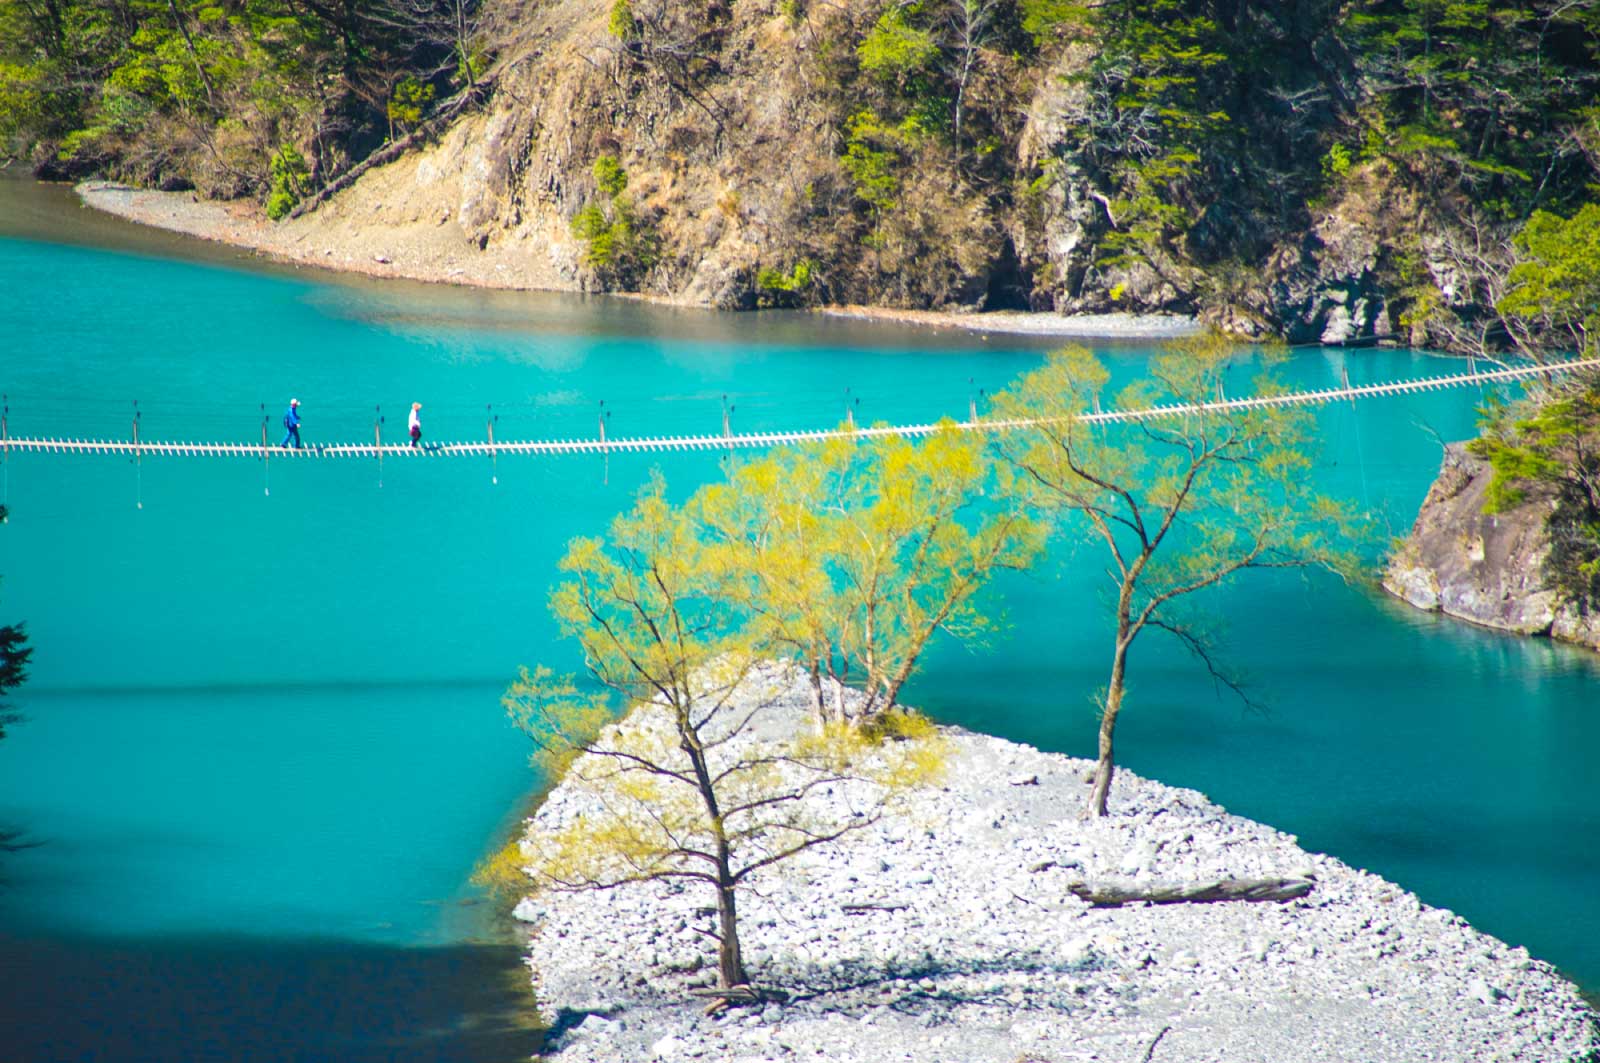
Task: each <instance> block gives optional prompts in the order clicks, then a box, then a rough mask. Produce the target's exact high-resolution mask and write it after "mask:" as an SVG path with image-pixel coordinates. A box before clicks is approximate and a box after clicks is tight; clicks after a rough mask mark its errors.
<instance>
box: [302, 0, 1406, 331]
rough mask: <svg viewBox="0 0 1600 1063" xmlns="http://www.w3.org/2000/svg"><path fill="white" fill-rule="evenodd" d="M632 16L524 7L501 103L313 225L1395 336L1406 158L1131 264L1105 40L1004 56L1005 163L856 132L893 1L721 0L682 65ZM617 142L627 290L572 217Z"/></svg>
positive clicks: (597, 284) (1216, 218) (498, 258)
mask: <svg viewBox="0 0 1600 1063" xmlns="http://www.w3.org/2000/svg"><path fill="white" fill-rule="evenodd" d="M644 2H645V0H641V4H642V3H644ZM641 4H635V5H634V7H635V9H636V10H643V8H642V6H641ZM614 12H615V4H613V3H609V2H607V0H561V2H559V3H538V2H532V0H510V2H508V3H506V4H504V5H501V6H499V7H498V8H497V16H496V17H497V19H498V21H499V22H500V23H502V24H503V28H502V30H501V34H502V36H503V37H504V38H505V39H506V40H507V41H508V42H509V43H508V44H507V45H506V46H505V48H504V49H503V50H502V52H501V62H500V64H499V67H498V69H497V72H496V75H495V79H494V83H495V86H496V88H495V91H494V93H493V95H492V97H491V98H490V99H489V101H488V103H487V104H486V105H485V106H484V107H483V108H481V109H479V110H476V111H474V112H472V113H469V114H466V115H465V116H463V117H462V118H460V119H458V120H457V121H455V122H454V123H453V124H452V125H450V126H449V127H448V128H447V129H445V130H444V131H443V132H442V133H441V134H440V135H439V136H437V137H436V138H435V139H433V140H432V141H431V142H429V143H427V144H426V145H425V146H423V147H421V148H419V149H417V150H414V151H412V152H409V153H407V154H405V155H404V156H402V157H401V158H399V159H398V160H396V161H394V162H391V163H389V164H388V165H385V166H381V167H375V168H373V169H372V170H371V171H369V172H368V173H367V174H366V175H365V176H363V177H362V178H361V179H360V180H358V181H356V182H355V183H354V185H353V186H352V187H350V188H348V189H346V190H345V191H343V192H341V193H339V194H338V195H336V196H334V197H333V198H332V199H331V200H330V201H329V202H327V203H326V204H324V205H322V206H321V207H320V208H319V209H317V210H316V211H314V212H312V213H311V214H309V215H307V216H305V217H302V218H299V219H296V220H295V221H293V222H290V223H288V226H287V229H288V231H289V234H290V238H291V239H292V240H293V241H294V242H297V243H299V244H301V245H303V246H307V247H312V248H323V247H326V248H328V249H329V250H328V251H327V254H328V255H330V256H333V255H335V254H338V255H340V256H343V257H349V255H351V254H354V255H355V256H356V257H357V258H361V259H367V258H372V257H378V258H379V260H380V261H387V260H391V259H392V260H393V261H395V262H396V263H399V262H402V261H406V260H412V261H417V260H420V261H421V262H422V263H423V264H425V265H432V266H434V267H435V272H439V273H444V274H446V275H449V276H460V277H462V278H463V279H466V280H471V281H474V282H478V283H502V284H505V285H508V286H522V287H538V288H551V289H562V290H577V291H586V290H596V289H600V288H617V287H627V288H633V289H636V290H638V291H640V292H643V293H645V294H649V295H653V296H657V297H661V298H666V299H669V300H671V301H675V302H681V303H687V304H694V305H703V306H711V307H718V308H723V309H744V308H750V307H753V306H756V305H758V303H759V302H761V301H764V300H770V298H771V297H772V294H773V293H772V291H771V290H770V289H764V288H763V287H762V285H761V284H760V283H759V282H760V278H761V275H762V271H763V270H767V271H769V275H771V274H772V272H773V271H775V273H776V275H780V276H781V275H785V274H791V273H792V271H793V269H794V267H795V266H796V264H797V263H800V262H806V263H808V269H809V271H810V272H809V280H808V282H807V283H808V287H807V289H806V290H805V291H804V292H803V293H801V294H800V295H798V296H797V298H798V299H799V300H800V301H808V302H810V301H815V302H834V303H867V304H878V305H888V306H900V307H930V308H941V309H993V308H998V307H1028V308H1032V309H1035V310H1056V311H1060V312H1063V313H1068V312H1072V313H1076V312H1106V311H1113V310H1131V311H1169V312H1179V313H1199V314H1201V315H1202V316H1203V317H1204V318H1205V319H1207V320H1209V321H1211V322H1213V323H1216V324H1218V325H1221V326H1223V327H1226V328H1230V329H1233V330H1236V331H1242V332H1246V333H1257V334H1260V333H1268V332H1271V333H1281V334H1284V335H1287V336H1288V337H1289V338H1290V339H1291V340H1294V341H1303V340H1311V341H1316V340H1321V341H1324V342H1330V343H1340V342H1345V341H1348V340H1359V339H1367V338H1371V337H1382V336H1387V335H1390V334H1391V333H1392V332H1393V330H1394V328H1395V325H1394V321H1393V319H1394V318H1395V314H1394V299H1395V296H1394V293H1393V292H1392V291H1391V290H1390V289H1391V288H1393V283H1392V280H1385V279H1383V277H1384V276H1385V268H1386V262H1385V261H1384V255H1385V253H1386V252H1385V250H1384V248H1385V247H1386V246H1390V245H1392V244H1393V243H1394V239H1393V237H1394V234H1395V233H1396V231H1397V228H1398V227H1401V226H1410V227H1411V228H1413V229H1414V228H1416V227H1417V226H1418V225H1419V224H1421V220H1420V219H1422V218H1424V217H1425V212H1423V211H1420V210H1419V209H1418V206H1417V204H1416V203H1415V202H1414V199H1413V198H1412V197H1410V196H1408V194H1407V193H1406V192H1405V190H1404V189H1405V187H1407V186H1408V185H1407V181H1406V180H1405V179H1404V178H1403V177H1402V176H1399V175H1397V174H1396V173H1395V172H1394V171H1393V169H1392V168H1389V167H1387V166H1386V165H1385V164H1373V165H1371V166H1369V167H1367V168H1366V169H1365V170H1360V168H1358V171H1359V172H1356V173H1354V174H1352V175H1351V176H1350V177H1349V178H1348V179H1347V180H1344V181H1343V182H1341V184H1340V191H1339V194H1338V195H1337V197H1335V198H1333V199H1331V200H1330V201H1329V202H1328V203H1326V204H1323V205H1319V206H1318V207H1317V208H1316V210H1314V211H1309V212H1305V213H1304V216H1300V215H1297V214H1296V210H1298V209H1299V208H1294V209H1290V208H1288V207H1284V208H1283V209H1284V210H1285V211H1286V214H1285V218H1289V216H1290V215H1294V217H1293V218H1289V220H1288V221H1285V220H1284V219H1279V220H1278V221H1277V222H1274V223H1273V224H1275V225H1277V226H1278V228H1277V229H1275V230H1273V231H1266V229H1264V226H1265V225H1266V223H1265V222H1263V221H1262V219H1261V218H1259V217H1256V216H1254V215H1253V214H1252V213H1251V209H1250V208H1248V207H1241V206H1238V205H1234V206H1231V207H1230V205H1229V204H1228V203H1227V202H1226V201H1219V202H1217V203H1215V204H1213V206H1212V207H1209V208H1207V210H1206V212H1205V214H1204V217H1203V219H1202V222H1203V224H1200V225H1197V226H1196V229H1195V232H1194V233H1193V234H1191V236H1190V238H1189V239H1190V242H1191V243H1194V244H1195V245H1196V246H1198V245H1199V244H1201V243H1204V242H1205V239H1206V236H1205V234H1206V233H1208V232H1212V231H1213V230H1215V231H1216V232H1217V233H1221V234H1223V235H1224V236H1226V239H1223V236H1218V237H1217V241H1220V242H1221V243H1223V244H1226V243H1228V241H1230V240H1234V241H1236V240H1237V239H1238V238H1239V237H1238V234H1239V233H1242V232H1252V233H1254V232H1258V231H1260V232H1261V234H1262V235H1260V236H1259V238H1257V237H1252V240H1253V243H1252V245H1251V246H1252V248H1253V249H1254V250H1252V251H1251V252H1250V257H1249V258H1248V259H1242V258H1239V257H1238V256H1237V255H1235V256H1234V257H1231V258H1228V259H1227V262H1228V264H1226V265H1224V264H1223V263H1222V262H1221V260H1220V259H1219V261H1218V263H1217V264H1215V265H1214V267H1202V266H1199V265H1197V264H1196V263H1195V261H1192V260H1189V259H1186V258H1184V256H1183V254H1179V253H1177V252H1175V255H1176V256H1177V257H1174V258H1172V259H1171V260H1170V261H1168V260H1164V259H1159V256H1158V259H1157V260H1155V261H1150V262H1145V261H1125V262H1123V263H1121V264H1111V263H1110V261H1109V260H1108V258H1107V251H1106V247H1107V239H1108V236H1110V235H1113V234H1115V233H1116V232H1117V231H1118V230H1124V231H1125V230H1126V229H1127V228H1128V225H1129V222H1128V219H1127V218H1126V217H1122V218H1118V217H1117V215H1116V213H1115V210H1114V209H1113V208H1114V201H1115V200H1116V197H1117V192H1116V190H1115V189H1114V188H1111V186H1110V185H1109V184H1108V180H1109V178H1108V176H1107V172H1106V169H1105V164H1104V162H1103V160H1102V161H1101V162H1100V163H1097V162H1096V161H1095V159H1094V158H1092V157H1091V153H1086V151H1085V149H1084V148H1083V147H1082V145H1081V143H1080V141H1081V139H1082V137H1081V129H1082V127H1083V126H1084V125H1085V123H1086V122H1087V121H1088V120H1089V118H1088V116H1089V114H1090V111H1091V110H1092V107H1093V101H1092V100H1091V99H1090V98H1089V96H1088V90H1087V88H1086V87H1085V84H1086V83H1085V77H1084V75H1085V71H1086V70H1088V68H1089V66H1090V65H1091V64H1092V63H1093V62H1094V60H1095V57H1096V54H1097V53H1096V52H1095V50H1094V49H1093V47H1092V46H1091V45H1089V44H1087V43H1083V42H1077V43H1070V44H1066V45H1064V46H1058V47H1056V48H1054V49H1053V50H1050V51H1048V52H1042V53H1040V54H1039V55H1038V56H1037V57H1036V58H1034V59H1029V60H1027V61H1026V62H1024V61H1021V60H1018V59H1016V58H1015V57H1011V58H1008V57H1006V56H1005V55H1004V54H1002V53H1001V51H1000V49H999V48H998V46H996V47H993V48H990V49H988V50H986V51H985V53H984V58H983V60H982V62H981V63H979V64H978V66H977V67H976V72H975V73H974V74H973V76H972V83H971V92H970V94H969V97H968V99H969V101H970V106H971V111H970V114H971V115H972V116H978V115H980V114H982V115H986V116H987V118H986V119H985V120H986V121H987V122H988V123H989V125H988V126H986V127H985V130H986V132H987V133H988V136H987V138H986V139H985V141H984V145H985V146H984V150H985V151H988V152H991V154H989V155H985V156H983V159H984V160H985V161H980V162H974V161H972V159H970V158H968V159H966V160H964V161H959V162H958V161H955V160H954V159H953V158H952V154H951V150H950V148H949V146H948V145H946V144H944V143H942V142H940V141H938V140H937V138H933V137H931V136H930V137H925V138H923V139H922V140H921V141H917V139H916V136H915V135H914V134H910V133H906V132H905V131H904V130H905V129H906V128H907V126H906V125H905V123H904V122H902V123H901V124H900V125H893V124H892V123H891V124H890V125H885V126H883V127H882V128H881V129H880V130H879V131H878V132H877V133H876V134H872V136H876V137H877V138H878V139H876V140H873V139H871V136H869V135H867V134H863V133H860V132H859V131H855V132H853V131H852V123H853V122H855V121H856V119H857V118H859V116H860V115H862V114H869V113H874V112H871V111H870V109H869V108H866V107H865V103H864V101H865V102H871V99H870V97H871V94H872V93H877V94H879V95H880V96H882V97H883V98H884V99H889V100H890V102H893V99H892V98H893V93H894V90H893V89H892V87H889V88H886V87H885V86H884V85H883V84H881V83H880V82H879V81H874V80H873V79H872V78H871V77H869V76H868V75H867V74H865V73H863V72H862V71H861V70H860V69H858V68H857V63H856V58H855V56H856V48H857V45H858V43H859V42H860V41H861V40H863V37H864V35H865V34H867V33H869V32H870V31H871V29H872V27H873V26H874V24H875V20H876V19H878V18H879V15H880V13H881V12H880V5H879V4H877V3H875V2H873V0H843V2H841V3H838V4H832V5H827V6H823V5H813V6H811V7H810V8H809V9H808V10H807V11H806V12H805V14H804V16H803V17H798V18H797V17H796V15H795V5H794V4H792V3H785V2H784V0H751V2H749V3H740V4H737V5H729V6H722V5H720V4H713V5H711V7H710V8H708V9H707V10H706V12H704V13H703V17H699V16H697V19H696V22H695V26H696V27H697V28H696V33H697V34H698V36H697V37H696V38H695V39H694V42H693V44H694V54H695V56H696V57H697V58H695V59H694V60H693V61H692V63H689V65H685V66H683V67H682V68H681V69H680V68H678V67H674V66H673V60H672V59H671V57H670V56H664V55H661V54H654V53H650V52H648V51H646V50H643V49H642V46H640V45H639V44H638V43H637V42H634V43H629V42H627V41H624V40H620V39H619V38H618V37H617V36H616V35H615V33H614V32H613V30H612V29H611V28H610V27H609V20H610V19H611V18H612V17H613V15H614ZM708 27H709V28H708ZM660 34H663V35H666V36H670V35H671V34H670V27H667V28H666V29H662V30H660ZM863 94H864V95H863ZM878 107H879V111H885V109H886V108H887V107H888V104H885V103H884V102H883V100H881V99H880V100H879V101H878ZM971 120H972V121H973V122H976V121H977V118H976V117H973V118H972V119H971ZM1075 131H1078V132H1075ZM896 138H899V139H898V140H897V139H896ZM858 148H859V149H860V154H859V155H857V156H853V155H852V152H853V151H856V150H857V149H858ZM874 153H877V155H878V156H881V157H882V158H884V159H891V161H890V162H889V163H885V164H884V165H887V166H889V167H890V170H888V171H885V172H886V173H889V174H890V175H891V179H890V182H889V183H890V184H891V185H893V192H892V198H893V200H894V204H895V205H894V206H892V207H888V206H883V205H882V204H878V205H873V204H872V203H871V202H870V201H869V200H868V199H864V198H863V197H864V196H865V195H868V193H866V192H864V191H863V189H864V188H866V187H868V184H870V180H872V179H873V178H872V177H871V174H868V176H866V177H863V173H866V172H867V171H866V170H863V169H862V167H864V166H867V164H868V163H872V159H873V158H875V157H877V156H874ZM602 156H610V157H612V158H615V159H617V160H618V162H619V163H620V164H621V166H622V167H623V168H624V169H625V171H626V173H627V179H628V180H627V190H626V193H625V195H626V198H627V201H628V203H629V205H630V209H631V210H632V211H633V212H634V215H635V216H636V217H637V218H638V219H639V221H640V222H641V224H642V225H643V226H644V227H645V228H646V229H647V231H648V232H649V233H650V234H651V237H652V239H653V240H654V241H655V242H656V246H655V250H654V253H653V254H652V256H651V261H650V262H649V264H648V265H647V266H646V267H645V268H643V269H640V270H638V271H636V272H635V273H633V274H631V275H630V276H629V277H628V278H627V279H626V280H625V281H622V282H619V281H618V280H617V278H616V277H615V276H610V277H608V276H607V275H606V273H605V271H604V270H597V269H595V268H594V267H593V263H592V262H591V261H589V260H588V259H586V256H585V244H584V241H583V240H581V239H580V238H579V237H577V236H575V235H574V233H573V229H572V221H573V218H574V216H575V215H577V213H578V212H579V211H580V210H581V209H583V207H584V206H585V205H586V204H590V203H594V202H603V201H604V197H603V196H602V194H601V191H600V190H599V189H598V188H597V181H596V178H595V176H594V173H593V170H592V167H593V165H594V162H595V160H596V159H597V158H600V157H602ZM891 157H892V158H891ZM863 160H865V161H863ZM872 164H873V165H877V163H872ZM863 182H868V184H864V183H863ZM1108 190H1109V192H1110V195H1109V196H1108V194H1107V191H1108ZM871 194H876V193H871ZM1218 198H1219V200H1221V196H1220V193H1219V195H1218ZM886 202H887V201H886ZM1116 209H1117V210H1120V209H1123V208H1122V207H1120V206H1118V207H1116ZM1230 210H1231V211H1232V214H1231V215H1230V214H1229V211H1230ZM1275 234H1276V235H1275ZM1230 246H1231V245H1230ZM334 249H337V252H336V251H335V250H334ZM1241 253H1242V252H1241ZM1219 254H1220V252H1219ZM1229 254H1230V255H1231V254H1233V252H1231V251H1230V252H1229ZM783 297H784V296H781V295H780V296H779V298H780V299H781V298H783Z"/></svg>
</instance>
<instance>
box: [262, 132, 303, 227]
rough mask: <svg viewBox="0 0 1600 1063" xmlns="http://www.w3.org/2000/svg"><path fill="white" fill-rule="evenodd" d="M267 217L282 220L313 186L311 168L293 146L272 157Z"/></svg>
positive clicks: (285, 147)
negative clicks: (311, 185)
mask: <svg viewBox="0 0 1600 1063" xmlns="http://www.w3.org/2000/svg"><path fill="white" fill-rule="evenodd" d="M268 176H269V178H270V181H271V186H270V190H269V191H268V193H267V217H269V218H271V219H272V220H273V221H279V220H281V219H282V218H283V217H284V216H285V215H287V214H288V213H289V212H290V211H291V210H293V209H294V208H295V206H296V205H297V204H298V203H299V202H300V200H301V198H302V197H304V195H305V193H306V190H307V189H308V188H309V187H310V184H311V167H310V166H309V165H307V164H306V157H305V156H304V155H302V154H300V152H299V150H298V149H297V148H296V147H295V146H294V145H293V144H285V145H283V146H282V147H280V148H279V149H278V150H277V151H276V152H274V153H273V155H272V163H271V167H270V170H269V174H268Z"/></svg>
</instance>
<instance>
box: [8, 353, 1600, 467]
mask: <svg viewBox="0 0 1600 1063" xmlns="http://www.w3.org/2000/svg"><path fill="white" fill-rule="evenodd" d="M1579 369H1600V358H1588V359H1582V360H1578V361H1570V362H1559V363H1554V364H1551V365H1534V366H1517V367H1514V368H1510V369H1492V370H1485V371H1482V372H1477V371H1474V372H1467V373H1458V374H1455V375H1452V376H1440V377H1421V378H1417V379H1413V380H1391V381H1386V382H1383V383H1378V384H1359V385H1354V386H1349V385H1347V386H1343V387H1335V388H1326V389H1322V390H1313V391H1291V392H1284V393H1283V394H1279V395H1257V396H1254V397H1250V398H1242V399H1223V398H1219V399H1217V400H1215V401H1212V402H1200V403H1174V404H1171V405H1158V406H1151V407H1148V408H1141V409H1130V410H1099V409H1096V410H1092V411H1085V412H1083V413H1081V414H1078V415H1077V416H1078V418H1079V420H1081V421H1083V422H1084V423H1088V424H1115V423H1124V422H1133V421H1151V420H1162V419H1169V418H1174V417H1191V416H1204V415H1206V414H1211V413H1223V412H1227V411H1231V410H1252V409H1266V408H1269V407H1276V406H1318V405H1322V404H1324V403H1329V402H1337V401H1339V400H1342V399H1352V400H1354V399H1365V398H1375V397H1378V396H1383V395H1404V394H1411V393H1415V392H1423V391H1443V390H1447V389H1449V388H1457V387H1464V386H1466V385H1468V384H1485V383H1502V382H1506V381H1512V380H1524V379H1528V378H1530V377H1538V376H1549V375H1552V374H1555V373H1565V372H1571V371H1573V370H1579ZM852 413H853V410H852ZM852 419H853V418H852ZM380 423H381V421H380ZM944 423H946V422H927V423H922V424H902V425H873V426H862V427H856V426H855V425H854V424H848V425H846V426H845V427H841V428H820V429H803V430H799V431H775V432H740V433H732V432H729V431H727V429H726V427H725V428H724V430H723V432H721V433H716V434H707V435H688V436H610V435H608V434H607V432H606V430H605V426H604V419H603V417H602V420H601V427H600V434H599V435H598V436H597V437H596V438H593V439H587V438H584V439H533V440H497V439H495V438H494V433H493V429H492V424H493V421H492V420H491V421H490V430H489V432H488V438H487V439H484V440H482V441H477V442H460V443H430V444H424V445H421V446H417V447H413V446H410V445H408V444H405V443H387V444H386V443H383V442H382V437H381V434H380V432H379V430H375V432H374V440H373V442H371V443H327V444H313V445H308V446H307V447H305V448H304V449H302V450H285V449H282V448H279V447H274V446H270V445H268V444H266V443H227V442H224V443H198V442H163V441H160V440H152V439H147V438H142V437H141V436H140V435H139V434H138V430H137V420H136V421H135V430H134V434H133V436H132V438H130V439H125V440H123V439H60V438H48V437H34V436H15V437H11V436H7V435H5V434H4V433H3V432H0V460H3V459H4V458H5V457H6V456H8V455H9V454H10V453H11V452H12V451H16V452H19V453H44V454H120V455H126V456H131V457H134V458H136V459H139V458H142V457H144V456H146V455H152V456H154V455H163V456H171V457H238V458H263V457H269V458H286V457H294V458H307V459H310V458H383V457H397V458H403V457H460V456H479V457H498V456H499V455H501V454H612V453H619V454H626V453H662V452H668V451H689V450H728V449H733V448H736V447H737V448H754V447H773V446H784V445H792V444H796V443H812V442H820V441H823V440H829V439H870V438H874V437H884V436H899V437H903V438H916V437H920V436H927V435H932V434H933V433H934V432H937V431H939V429H940V427H941V425H942V424H944ZM948 423H950V424H953V425H954V427H955V428H957V429H960V430H964V431H1003V430H1010V429H1017V428H1028V427H1034V426H1037V425H1038V424H1039V423H1040V422H1038V421H1029V420H999V419H993V418H982V417H979V418H972V417H969V419H968V420H965V421H954V422H948Z"/></svg>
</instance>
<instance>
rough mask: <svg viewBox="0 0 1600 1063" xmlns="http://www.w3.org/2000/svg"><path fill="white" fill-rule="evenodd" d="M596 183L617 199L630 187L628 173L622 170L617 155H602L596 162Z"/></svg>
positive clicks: (603, 190) (601, 189)
mask: <svg viewBox="0 0 1600 1063" xmlns="http://www.w3.org/2000/svg"><path fill="white" fill-rule="evenodd" d="M594 183H595V184H596V185H598V186H599V188H600V191H602V192H604V193H605V194H606V195H608V196H610V197H611V198H612V199H615V198H617V197H618V196H620V195H622V193H623V190H624V189H626V188H627V187H628V171H627V170H624V169H623V168H622V164H621V163H619V162H618V161H617V158H616V156H615V155H602V156H600V157H599V158H598V159H596V160H594Z"/></svg>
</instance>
